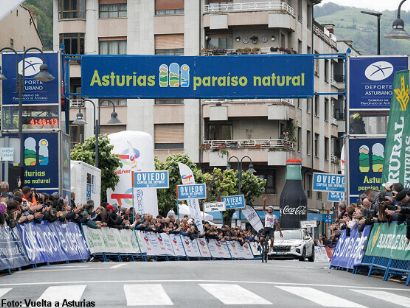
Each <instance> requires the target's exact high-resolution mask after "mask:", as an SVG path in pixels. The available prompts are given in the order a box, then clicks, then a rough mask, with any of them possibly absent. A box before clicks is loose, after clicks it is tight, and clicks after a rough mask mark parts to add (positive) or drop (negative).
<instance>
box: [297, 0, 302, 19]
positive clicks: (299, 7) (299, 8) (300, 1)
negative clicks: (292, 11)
mask: <svg viewBox="0 0 410 308" xmlns="http://www.w3.org/2000/svg"><path fill="white" fill-rule="evenodd" d="M302 5H303V0H299V1H298V21H299V22H302V21H303V15H302V14H303V7H302Z"/></svg>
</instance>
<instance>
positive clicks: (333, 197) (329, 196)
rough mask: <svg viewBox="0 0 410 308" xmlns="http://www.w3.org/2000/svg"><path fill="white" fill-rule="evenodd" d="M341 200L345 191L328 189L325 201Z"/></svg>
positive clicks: (343, 198)
mask: <svg viewBox="0 0 410 308" xmlns="http://www.w3.org/2000/svg"><path fill="white" fill-rule="evenodd" d="M343 200H345V193H341V192H334V191H329V193H328V194H327V201H329V202H342V201H343Z"/></svg>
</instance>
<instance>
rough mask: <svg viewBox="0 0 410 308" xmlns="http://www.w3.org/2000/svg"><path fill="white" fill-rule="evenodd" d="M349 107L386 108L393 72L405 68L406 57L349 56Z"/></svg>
mask: <svg viewBox="0 0 410 308" xmlns="http://www.w3.org/2000/svg"><path fill="white" fill-rule="evenodd" d="M349 59H350V62H349V63H350V77H349V80H350V81H349V105H350V109H388V108H390V99H391V96H392V94H393V79H394V73H395V72H397V71H401V70H407V68H408V57H407V56H399V57H351V58H349Z"/></svg>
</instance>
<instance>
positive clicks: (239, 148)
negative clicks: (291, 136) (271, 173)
mask: <svg viewBox="0 0 410 308" xmlns="http://www.w3.org/2000/svg"><path fill="white" fill-rule="evenodd" d="M202 150H203V162H204V163H209V165H210V166H226V165H227V164H228V157H229V156H232V155H235V156H238V157H240V156H244V155H248V156H249V157H250V158H251V159H252V161H253V162H261V163H267V162H268V164H269V165H280V166H284V165H285V164H286V159H288V156H292V155H293V154H292V153H293V152H294V144H293V142H290V141H287V140H285V139H242V140H205V141H204V143H203V144H202ZM292 157H293V156H292ZM269 162H270V163H269Z"/></svg>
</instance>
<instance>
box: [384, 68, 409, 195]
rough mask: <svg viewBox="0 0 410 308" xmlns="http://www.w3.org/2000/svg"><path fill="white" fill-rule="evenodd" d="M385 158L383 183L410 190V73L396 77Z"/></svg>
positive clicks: (404, 72) (398, 73) (403, 72)
mask: <svg viewBox="0 0 410 308" xmlns="http://www.w3.org/2000/svg"><path fill="white" fill-rule="evenodd" d="M384 157H385V161H384V167H383V181H382V183H387V182H391V183H401V184H403V185H404V187H405V188H410V108H409V71H400V72H397V73H396V75H395V76H394V83H393V95H392V99H391V105H390V114H389V125H388V128H387V136H386V146H385V156H384Z"/></svg>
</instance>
